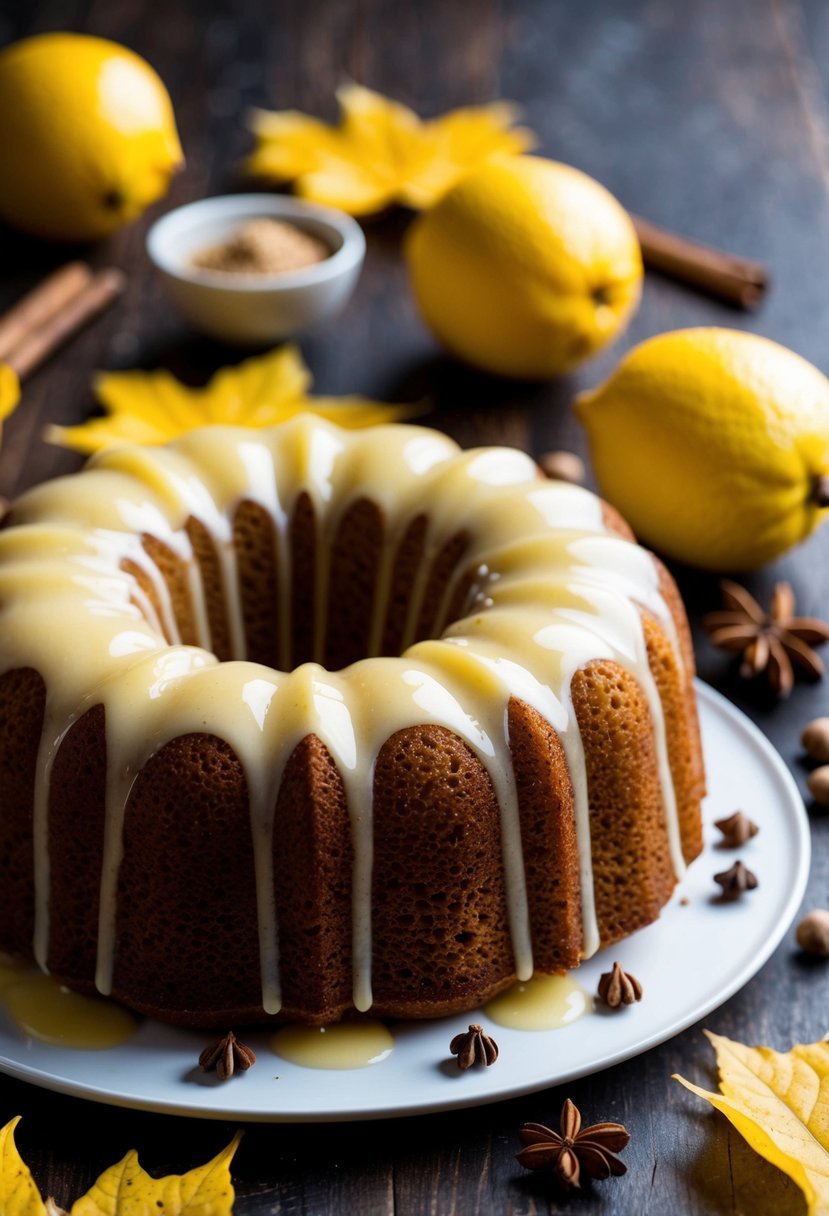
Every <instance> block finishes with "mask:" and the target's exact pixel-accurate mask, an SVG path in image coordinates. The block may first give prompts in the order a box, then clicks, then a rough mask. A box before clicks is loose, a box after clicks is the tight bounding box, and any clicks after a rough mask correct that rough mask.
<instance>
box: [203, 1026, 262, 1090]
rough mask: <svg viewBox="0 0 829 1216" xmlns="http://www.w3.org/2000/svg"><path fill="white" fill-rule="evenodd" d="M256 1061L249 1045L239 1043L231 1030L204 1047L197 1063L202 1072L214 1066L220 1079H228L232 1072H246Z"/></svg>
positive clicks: (208, 1070)
mask: <svg viewBox="0 0 829 1216" xmlns="http://www.w3.org/2000/svg"><path fill="white" fill-rule="evenodd" d="M255 1063H256V1054H255V1052H253V1051H252V1050H251V1048H250V1047H246V1046H245V1044H244V1043H240V1042H239V1040H238V1039H237V1038H236V1035H235V1034H234V1033H233V1031H232V1030H229V1031H228V1032H227V1034H223V1035H222V1037H221V1038H220V1039H216V1042H215V1043H211V1044H210V1046H209V1047H205V1049H204V1051H203V1052H202V1053H201V1055H200V1056H199V1065H200V1067H201V1068H202V1070H203V1071H204V1072H210V1070H211V1069H213V1068H215V1070H216V1075H217V1076H218V1078H219V1080H220V1081H228V1080H229V1079H230V1078H231V1077H232V1076H233V1074H234V1072H247V1070H248V1069H249V1068H250V1066H251V1064H255Z"/></svg>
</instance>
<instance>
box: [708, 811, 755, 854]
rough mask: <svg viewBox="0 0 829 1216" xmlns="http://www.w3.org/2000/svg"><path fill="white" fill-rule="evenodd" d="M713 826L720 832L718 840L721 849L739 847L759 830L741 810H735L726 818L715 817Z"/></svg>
mask: <svg viewBox="0 0 829 1216" xmlns="http://www.w3.org/2000/svg"><path fill="white" fill-rule="evenodd" d="M714 827H715V828H719V830H720V831H721V832H722V840H721V841H720V842H719V844H720V848H721V849H739V848H741V847H742V846H743V845H744V844H747V843H748V841H749V840H751V838H752V836H756V835H757V833H758V832H759V831H760V829H759V828H758V826H757V824H756V823H755V822H754V821H753V820H752V819H749V817H748V815H744V814H743V812H742V811H735V812H734V814H733V815H729V816H728V818H727V819H715V820H714Z"/></svg>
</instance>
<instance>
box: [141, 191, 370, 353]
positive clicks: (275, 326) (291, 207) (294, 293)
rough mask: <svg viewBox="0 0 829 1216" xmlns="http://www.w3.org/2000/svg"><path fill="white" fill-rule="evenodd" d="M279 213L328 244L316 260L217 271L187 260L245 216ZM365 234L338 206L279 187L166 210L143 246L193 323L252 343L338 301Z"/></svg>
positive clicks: (303, 324)
mask: <svg viewBox="0 0 829 1216" xmlns="http://www.w3.org/2000/svg"><path fill="white" fill-rule="evenodd" d="M261 217H267V218H270V219H279V220H285V221H286V222H288V223H290V224H295V225H296V227H297V228H302V229H304V230H305V231H306V232H310V233H311V234H312V235H313V236H316V237H319V239H320V240H321V241H323V242H324V243H325V244H326V245H328V246H329V248H330V249H331V250H332V252H331V255H330V256H329V257H327V258H325V259H324V260H323V261H321V262H315V263H314V264H313V265H311V266H304V267H303V268H302V269H301V270H292V271H290V272H285V273H283V274H269V275H262V274H255V275H254V274H251V275H239V274H223V273H222V272H221V271H215V270H202V269H201V268H199V267H197V266H194V265H193V258H194V257H195V256H196V254H197V253H199V252H200V251H201V250H203V249H206V248H208V247H210V246H212V245H220V244H222V243H223V242H224V241H226V240H227V239H228V238H229V237H230V236H231V235H232V234H233V232H235V231H236V229H238V228H239V227H240V226H241V225H242V224H243V223H244V222H245V220H249V219H253V218H261ZM365 251H366V241H365V237H364V236H363V230H362V228H361V227H360V225H359V224H358V223H357V222H356V220H353V219H352V218H351V216H350V215H346V214H345V212H344V211H335V210H334V209H333V208H331V207H320V206H317V204H315V203H306V202H303V200H302V199H296V198H291V197H289V196H288V195H283V194H227V195H222V196H221V197H219V198H205V199H202V200H201V201H200V202H197V203H188V204H187V205H186V206H184V207H177V208H176V209H175V210H174V211H169V212H168V213H167V214H166V215H164V216H162V217H161V219H160V220H157V221H156V222H155V224H153V226H152V228H151V229H150V231H149V232H148V233H147V253H148V254H149V257H150V260H151V261H152V262H153V264H154V265H155V267H156V269H157V270H158V272H159V274H160V275H161V279H162V281H163V283H164V285H165V287H166V289H167V292H168V293H169V295H170V298H171V299H172V301H173V303H174V304H175V305H176V306H177V308H178V309H179V311H180V312H181V313H182V314H183V315H184V316H185V317H186V318H187V320H188V321H189V322H190V323H191V325H193V326H194V327H195V328H196V329H199V330H202V331H203V332H204V333H207V334H211V335H212V336H213V337H216V338H221V339H222V340H223V341H225V342H235V343H238V344H240V345H243V346H257V345H262V344H264V343H267V342H275V341H278V340H280V339H282V338H289V337H291V336H292V335H293V334H297V333H299V332H300V331H301V330H303V329H307V328H308V327H309V326H311V325H314V324H315V323H316V322H317V321H321V320H322V319H323V318H324V317H328V316H331V315H332V314H333V313H335V312H337V311H338V310H339V309H341V308H342V307H343V306H344V304H345V303H346V301H347V300H348V298H349V296H350V295H351V293H352V291H353V290H354V285H355V284H356V282H357V279H358V277H359V275H360V270H361V268H362V265H363V258H364V256H365Z"/></svg>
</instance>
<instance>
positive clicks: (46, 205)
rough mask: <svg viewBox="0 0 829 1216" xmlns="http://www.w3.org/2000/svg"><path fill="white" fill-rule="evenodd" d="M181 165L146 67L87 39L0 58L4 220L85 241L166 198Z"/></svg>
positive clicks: (0, 212)
mask: <svg viewBox="0 0 829 1216" xmlns="http://www.w3.org/2000/svg"><path fill="white" fill-rule="evenodd" d="M181 163H182V155H181V146H180V144H179V141H178V135H177V133H176V125H175V119H174V116H173V108H172V105H171V104H170V98H169V96H168V95H167V91H166V89H165V88H164V85H163V84H162V82H161V80H160V79H159V77H158V76H157V75H156V73H155V72H154V71H153V69H152V68H151V67H150V65H149V64H148V63H146V62H145V61H144V60H143V59H141V58H140V57H139V56H138V55H135V54H133V52H132V51H129V50H127V49H126V48H125V47H122V46H118V45H117V44H116V43H114V42H107V41H106V40H105V39H103V38H91V37H88V36H87V35H85V34H40V35H38V36H37V37H34V38H26V39H24V40H23V41H22V42H17V43H14V44H13V45H12V46H10V47H7V48H6V49H5V50H4V51H2V52H0V219H2V220H5V222H6V223H9V224H12V225H13V226H14V227H16V228H21V229H23V230H24V231H26V232H30V233H32V234H34V235H35V236H43V237H49V238H50V239H52V240H62V241H87V240H93V239H95V238H97V237H102V236H106V235H107V234H108V233H110V232H113V231H115V229H116V228H120V227H121V225H122V224H126V223H128V222H129V221H130V220H132V219H135V217H136V216H138V215H140V213H141V212H142V211H143V210H144V208H145V207H146V206H148V205H149V204H150V203H152V202H154V201H155V199H157V198H159V197H160V196H161V195H163V194H164V193H165V192H166V190H167V186H168V184H169V181H170V177H171V175H172V174H173V173H174V172H175V170H176V169H177V168H178V167H179V166H180V165H181Z"/></svg>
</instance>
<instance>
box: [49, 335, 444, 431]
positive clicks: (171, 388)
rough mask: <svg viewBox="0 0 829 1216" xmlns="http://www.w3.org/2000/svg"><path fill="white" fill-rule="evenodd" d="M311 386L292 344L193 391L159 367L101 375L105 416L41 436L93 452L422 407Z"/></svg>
mask: <svg viewBox="0 0 829 1216" xmlns="http://www.w3.org/2000/svg"><path fill="white" fill-rule="evenodd" d="M310 385H311V373H310V372H309V370H308V368H307V367H306V366H305V363H304V362H303V360H302V356H301V355H300V353H299V350H298V349H297V347H296V346H293V345H288V346H283V347H281V348H279V349H278V350H274V351H270V352H269V353H268V354H266V355H258V356H256V357H255V358H253V359H247V360H245V362H244V363H240V364H239V365H238V366H236V367H223V368H221V369H220V370H219V371H218V372H216V374H215V376H214V377H213V379H212V380H210V382H209V383H208V384H206V385H205V386H204V387H203V388H190V387H188V386H187V385H186V384H182V383H181V381H179V380H176V378H175V376H173V375H171V373H170V372H168V371H164V370H163V369H162V370H159V371H153V372H145V371H128V372H103V373H101V374H100V375H98V376H97V377H96V379H95V383H94V387H95V392H96V395H97V397H98V399H99V401H100V403H101V405H102V406H103V407H104V410H105V412H106V417H104V418H89V419H87V421H86V422H83V423H81V424H80V425H79V426H69V427H64V426H49V427H47V428H46V431H45V432H44V438H45V439H47V440H48V442H49V443H56V444H61V445H63V446H64V447H68V448H74V449H75V450H76V451H78V452H86V453H91V452H101V451H103V450H104V449H105V448H112V447H120V446H122V445H123V444H125V443H147V444H158V443H166V442H167V441H168V440H169V439H175V438H176V437H177V436H178V435H184V434H186V433H187V432H188V431H192V430H194V429H195V428H196V427H200V426H208V425H224V426H246V427H268V426H276V425H277V424H278V423H280V422H287V421H288V419H289V418H293V417H294V416H295V415H296V414H302V413H312V414H318V415H320V416H321V417H323V418H327V419H329V420H330V421H332V422H336V423H338V424H339V425H340V426H343V427H348V428H353V429H358V428H361V427H367V426H376V425H377V424H378V423H383V422H399V421H401V420H402V419H404V418H411V417H413V416H414V415H415V414H418V413H421V412H422V408H423V407H422V406H417V405H412V406H407V405H385V404H384V403H382V402H379V401H370V400H368V398H365V397H359V396H347V397H312V396H309V394H308V389H309V387H310Z"/></svg>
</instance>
